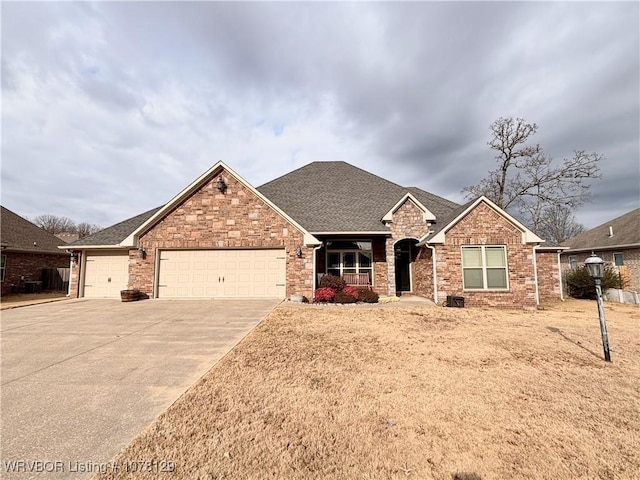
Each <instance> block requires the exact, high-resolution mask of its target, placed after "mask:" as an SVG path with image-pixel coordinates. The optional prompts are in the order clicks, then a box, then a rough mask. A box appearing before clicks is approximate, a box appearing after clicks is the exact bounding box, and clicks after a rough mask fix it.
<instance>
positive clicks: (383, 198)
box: [257, 162, 459, 233]
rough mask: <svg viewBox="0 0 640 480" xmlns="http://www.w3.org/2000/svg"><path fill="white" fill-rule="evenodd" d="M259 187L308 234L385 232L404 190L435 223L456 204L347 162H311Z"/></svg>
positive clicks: (456, 205)
mask: <svg viewBox="0 0 640 480" xmlns="http://www.w3.org/2000/svg"><path fill="white" fill-rule="evenodd" d="M257 190H258V191H259V192H260V193H262V194H263V195H264V196H265V197H267V198H269V200H271V201H272V202H273V203H275V204H276V205H278V207H280V208H281V209H282V210H283V211H285V212H287V214H288V215H290V216H291V217H292V218H293V219H294V220H296V221H297V222H298V223H300V225H302V226H303V227H304V228H305V229H307V230H308V231H309V232H311V233H323V232H354V233H355V232H380V233H385V232H389V228H388V227H387V226H386V225H384V223H382V217H383V216H384V215H385V214H386V213H387V212H388V211H389V210H390V209H391V208H393V206H394V205H395V204H396V203H397V202H398V201H399V200H400V199H401V198H402V197H403V196H405V195H406V194H407V193H411V194H412V195H413V196H414V197H416V199H417V200H419V201H420V202H421V203H422V204H423V205H424V206H425V207H426V208H428V209H429V211H430V212H431V213H433V214H434V215H435V216H436V222H439V221H440V217H441V216H445V215H447V214H448V213H449V212H450V211H451V210H453V209H455V208H457V207H458V206H459V205H458V204H457V203H454V202H451V201H449V200H446V199H444V198H442V197H438V196H437V195H434V194H432V193H429V192H425V191H424V190H421V189H419V188H415V187H410V188H406V187H402V186H400V185H397V184H395V183H393V182H390V181H388V180H385V179H384V178H381V177H378V176H377V175H374V174H372V173H369V172H366V171H364V170H362V169H360V168H357V167H354V166H353V165H350V164H348V163H346V162H313V163H310V164H308V165H306V166H304V167H301V168H299V169H297V170H294V171H293V172H291V173H288V174H286V175H283V176H282V177H279V178H276V179H275V180H272V181H271V182H268V183H265V184H264V185H262V186H260V187H258V188H257Z"/></svg>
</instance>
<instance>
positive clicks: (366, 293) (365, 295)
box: [358, 288, 380, 303]
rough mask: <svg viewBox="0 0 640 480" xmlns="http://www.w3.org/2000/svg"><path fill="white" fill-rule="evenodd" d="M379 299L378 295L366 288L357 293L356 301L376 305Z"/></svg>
mask: <svg viewBox="0 0 640 480" xmlns="http://www.w3.org/2000/svg"><path fill="white" fill-rule="evenodd" d="M379 298H380V295H378V294H377V293H376V292H374V291H373V290H369V289H368V288H363V289H361V290H359V292H358V300H360V301H361V302H364V303H378V299H379Z"/></svg>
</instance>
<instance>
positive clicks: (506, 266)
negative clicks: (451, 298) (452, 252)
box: [460, 245, 509, 292]
mask: <svg viewBox="0 0 640 480" xmlns="http://www.w3.org/2000/svg"><path fill="white" fill-rule="evenodd" d="M472 248H474V249H475V248H479V249H480V253H481V259H482V266H481V267H466V268H468V269H471V268H476V269H477V268H482V285H483V287H482V288H467V287H466V286H465V284H464V271H465V266H464V253H463V252H464V249H472ZM487 248H501V249H502V251H503V252H504V267H488V266H487V256H486V250H487ZM507 253H508V252H507V246H506V245H464V246H462V247H461V249H460V264H461V270H462V272H461V273H462V289H463V290H465V291H479V292H487V291H491V292H508V291H509V257H508V255H507ZM498 268H501V269H504V273H505V280H506V284H507V285H506V287H505V288H501V287H500V288H496V287H491V288H489V287H488V282H487V270H491V269H498Z"/></svg>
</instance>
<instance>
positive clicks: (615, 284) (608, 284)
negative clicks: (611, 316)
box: [565, 264, 623, 300]
mask: <svg viewBox="0 0 640 480" xmlns="http://www.w3.org/2000/svg"><path fill="white" fill-rule="evenodd" d="M565 281H566V284H567V289H568V292H567V293H568V294H569V296H571V297H573V298H584V299H591V300H595V299H596V289H595V283H594V281H593V278H591V275H589V270H588V269H587V267H586V266H582V267H580V268H576V269H573V270H569V271H568V272H567V273H566V274H565ZM601 282H602V283H601V285H602V292H603V293H604V292H605V291H606V290H607V289H608V288H623V282H622V279H621V278H620V275H619V274H618V272H617V271H616V269H615V268H613V267H612V266H611V265H608V264H605V266H604V277H602V280H601Z"/></svg>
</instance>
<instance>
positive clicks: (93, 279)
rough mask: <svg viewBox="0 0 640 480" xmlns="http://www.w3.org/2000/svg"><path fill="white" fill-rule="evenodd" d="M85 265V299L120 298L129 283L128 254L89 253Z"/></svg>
mask: <svg viewBox="0 0 640 480" xmlns="http://www.w3.org/2000/svg"><path fill="white" fill-rule="evenodd" d="M85 265H86V266H85V274H84V296H85V297H88V298H120V290H125V289H126V288H127V284H128V283H129V253H128V252H90V253H87V259H86V264H85Z"/></svg>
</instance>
